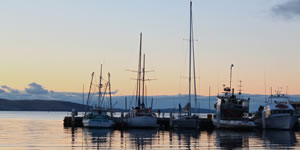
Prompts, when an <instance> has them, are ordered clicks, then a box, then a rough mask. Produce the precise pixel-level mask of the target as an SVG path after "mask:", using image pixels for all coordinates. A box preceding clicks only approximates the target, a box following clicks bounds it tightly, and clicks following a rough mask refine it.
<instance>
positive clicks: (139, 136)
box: [124, 129, 157, 149]
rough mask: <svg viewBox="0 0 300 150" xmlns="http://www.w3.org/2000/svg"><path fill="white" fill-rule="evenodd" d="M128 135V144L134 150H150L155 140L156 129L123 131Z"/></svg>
mask: <svg viewBox="0 0 300 150" xmlns="http://www.w3.org/2000/svg"><path fill="white" fill-rule="evenodd" d="M124 132H125V133H127V134H128V135H129V139H130V143H131V144H132V146H133V147H131V148H135V149H145V148H147V147H149V148H150V149H152V140H156V139H157V137H156V135H157V130H156V129H146V130H145V129H129V130H125V131H124Z"/></svg>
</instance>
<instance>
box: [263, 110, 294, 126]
mask: <svg viewBox="0 0 300 150" xmlns="http://www.w3.org/2000/svg"><path fill="white" fill-rule="evenodd" d="M296 120H297V118H296V116H294V115H290V114H276V115H271V116H269V117H268V118H266V117H265V116H264V115H263V118H262V126H263V128H270V129H286V130H289V129H292V128H293V127H294V125H295V123H296Z"/></svg>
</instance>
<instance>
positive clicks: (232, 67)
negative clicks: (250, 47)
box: [229, 64, 233, 90]
mask: <svg viewBox="0 0 300 150" xmlns="http://www.w3.org/2000/svg"><path fill="white" fill-rule="evenodd" d="M232 68H233V64H231V66H230V86H229V88H230V90H231V81H232Z"/></svg>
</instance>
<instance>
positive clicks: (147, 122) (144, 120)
mask: <svg viewBox="0 0 300 150" xmlns="http://www.w3.org/2000/svg"><path fill="white" fill-rule="evenodd" d="M128 127H137V128H156V127H158V124H157V118H155V117H152V116H136V117H130V118H128Z"/></svg>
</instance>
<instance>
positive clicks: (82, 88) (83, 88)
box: [82, 84, 84, 105]
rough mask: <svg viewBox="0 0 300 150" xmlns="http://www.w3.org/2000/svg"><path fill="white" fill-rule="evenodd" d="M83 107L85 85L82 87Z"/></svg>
mask: <svg viewBox="0 0 300 150" xmlns="http://www.w3.org/2000/svg"><path fill="white" fill-rule="evenodd" d="M82 105H84V84H83V85H82Z"/></svg>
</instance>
